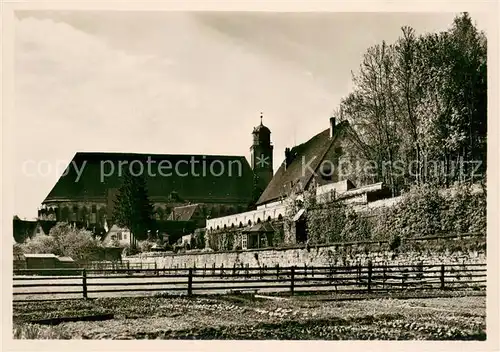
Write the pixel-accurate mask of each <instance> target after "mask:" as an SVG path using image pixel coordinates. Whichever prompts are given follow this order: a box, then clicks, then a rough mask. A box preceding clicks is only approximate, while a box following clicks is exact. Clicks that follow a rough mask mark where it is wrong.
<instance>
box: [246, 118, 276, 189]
mask: <svg viewBox="0 0 500 352" xmlns="http://www.w3.org/2000/svg"><path fill="white" fill-rule="evenodd" d="M252 135H253V144H252V146H251V147H250V160H251V164H252V169H253V172H254V175H255V176H256V177H257V182H258V186H259V188H260V189H261V190H262V191H264V189H265V188H266V187H267V185H268V184H269V182H271V179H272V178H273V145H272V144H271V131H270V130H269V128H267V127H266V126H264V125H263V124H262V113H261V114H260V125H259V126H257V127H255V128H254V129H253V132H252Z"/></svg>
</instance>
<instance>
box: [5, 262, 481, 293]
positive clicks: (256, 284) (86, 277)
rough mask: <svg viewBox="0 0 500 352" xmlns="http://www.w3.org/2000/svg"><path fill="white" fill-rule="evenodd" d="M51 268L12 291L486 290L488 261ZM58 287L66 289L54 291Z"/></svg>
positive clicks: (17, 282)
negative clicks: (243, 266) (352, 264)
mask: <svg viewBox="0 0 500 352" xmlns="http://www.w3.org/2000/svg"><path fill="white" fill-rule="evenodd" d="M50 270H51V269H20V270H16V271H15V272H14V277H13V279H14V286H13V287H14V296H15V297H20V296H28V297H30V298H31V299H36V297H40V299H43V298H42V297H43V296H49V297H50V298H75V297H83V298H89V297H90V298H93V297H99V296H102V294H104V293H105V294H107V295H108V296H109V295H110V294H111V296H119V295H122V293H125V292H129V293H131V292H135V293H136V294H139V295H141V294H142V295H144V294H145V293H146V292H155V291H156V292H164V293H184V294H188V295H192V294H194V293H199V294H203V293H217V292H221V291H222V292H224V291H226V292H227V291H257V290H263V291H267V292H276V291H288V292H289V293H290V294H294V293H295V292H298V291H319V290H325V289H326V290H330V291H331V290H335V291H341V292H346V293H347V292H376V291H381V292H389V291H395V290H409V289H412V290H422V289H440V290H446V289H450V290H457V289H484V288H485V286H486V264H436V265H422V264H420V265H371V264H370V263H369V264H368V265H365V266H361V265H357V266H341V267H336V266H323V267H307V266H303V267H296V266H294V267H279V266H277V267H274V268H269V267H268V268H263V267H258V268H249V267H247V268H237V267H233V268H224V267H219V268H215V267H213V268H201V269H200V268H186V269H175V268H168V269H167V268H163V269H158V268H153V269H151V268H149V269H142V270H138V269H131V268H113V269H101V268H98V269H82V270H78V271H75V269H58V270H57V271H58V272H60V271H61V270H68V275H63V276H48V275H51V273H50ZM70 270H71V271H70ZM56 287H60V288H64V289H63V290H54V289H55V288H56ZM71 295H72V297H68V296H71ZM45 299H46V298H45ZM21 300H22V299H21Z"/></svg>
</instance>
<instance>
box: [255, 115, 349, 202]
mask: <svg viewBox="0 0 500 352" xmlns="http://www.w3.org/2000/svg"><path fill="white" fill-rule="evenodd" d="M345 124H346V122H341V123H339V124H337V125H336V126H335V135H334V137H333V138H330V129H326V130H324V131H322V132H320V133H318V134H317V135H315V136H314V137H312V138H311V139H310V140H308V141H307V142H305V143H302V144H300V145H297V146H296V147H293V148H292V149H291V151H290V153H291V156H292V158H293V159H292V161H291V163H290V164H289V165H288V167H287V166H286V160H285V161H283V163H282V164H281V166H280V168H279V169H278V171H277V172H276V174H275V175H274V177H273V178H272V180H271V182H269V184H268V185H267V187H266V189H265V190H264V192H263V193H262V195H261V196H260V198H259V200H258V201H257V205H260V204H265V203H269V202H272V201H276V200H278V199H280V198H281V197H283V196H286V195H287V194H289V192H290V191H291V189H292V188H293V187H295V185H297V183H300V184H301V185H302V187H307V185H308V184H309V182H310V181H311V179H312V177H313V176H314V172H313V171H312V170H314V171H316V170H317V169H318V167H319V166H320V164H321V162H322V161H323V159H324V157H325V155H326V153H327V152H328V151H329V150H330V148H331V146H332V145H333V143H334V141H335V140H336V138H337V137H338V136H339V134H340V132H341V131H342V129H343V128H344V126H345Z"/></svg>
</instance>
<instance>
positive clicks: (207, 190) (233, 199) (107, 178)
mask: <svg viewBox="0 0 500 352" xmlns="http://www.w3.org/2000/svg"><path fill="white" fill-rule="evenodd" d="M131 162H134V164H135V165H134V166H137V165H139V164H140V165H142V166H143V169H144V172H143V175H144V177H145V179H146V184H147V188H148V192H149V197H150V200H151V201H152V202H163V201H168V199H169V197H170V195H171V194H172V192H176V193H177V194H178V195H179V197H181V198H182V199H184V200H186V201H189V202H193V203H205V202H207V203H209V202H218V203H248V202H250V200H251V198H252V185H253V183H252V180H253V172H252V169H251V168H250V165H249V164H248V161H247V160H246V159H245V157H243V156H225V155H224V156H220V155H171V154H170V155H169V154H133V153H95V152H79V153H76V154H75V156H74V157H73V159H72V161H71V163H70V164H69V165H68V168H67V170H66V172H65V174H63V176H61V177H60V178H59V180H58V181H57V183H56V184H55V186H54V187H53V188H52V190H51V191H50V192H49V194H48V195H47V197H46V198H45V200H44V201H43V203H48V202H51V201H80V200H87V201H92V200H95V201H105V200H106V199H107V194H108V190H111V189H115V190H116V189H118V188H120V186H121V184H122V179H123V172H122V173H119V172H118V170H119V169H120V165H122V170H125V169H128V167H129V164H130V163H131ZM120 163H121V164H120ZM176 167H177V168H176ZM81 170H83V171H81ZM112 170H114V172H112ZM78 172H81V176H80V177H79V178H78Z"/></svg>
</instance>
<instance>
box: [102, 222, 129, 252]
mask: <svg viewBox="0 0 500 352" xmlns="http://www.w3.org/2000/svg"><path fill="white" fill-rule="evenodd" d="M132 241H133V235H132V233H131V232H130V230H129V229H127V228H124V227H120V226H118V225H113V226H111V228H110V229H109V231H108V232H107V233H106V235H105V236H104V239H103V241H102V243H103V245H104V246H106V247H114V244H115V243H119V246H126V245H130V243H132Z"/></svg>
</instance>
